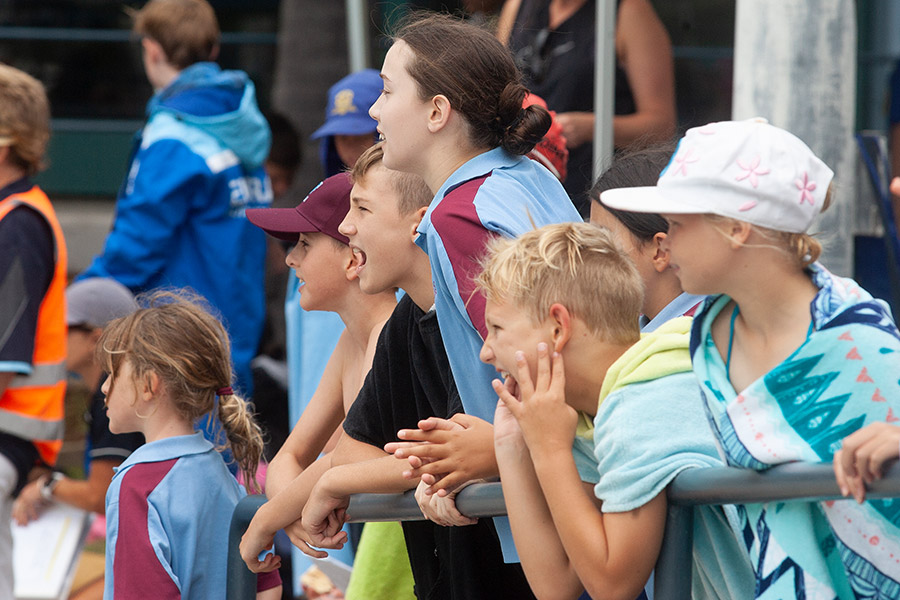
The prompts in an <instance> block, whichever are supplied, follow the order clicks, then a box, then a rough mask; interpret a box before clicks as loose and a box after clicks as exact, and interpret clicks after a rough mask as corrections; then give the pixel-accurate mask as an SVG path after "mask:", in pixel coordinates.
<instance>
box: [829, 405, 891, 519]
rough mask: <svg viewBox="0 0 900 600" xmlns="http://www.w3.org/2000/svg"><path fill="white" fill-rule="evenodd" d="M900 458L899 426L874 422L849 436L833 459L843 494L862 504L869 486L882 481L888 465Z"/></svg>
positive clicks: (836, 476)
mask: <svg viewBox="0 0 900 600" xmlns="http://www.w3.org/2000/svg"><path fill="white" fill-rule="evenodd" d="M898 455H900V427H897V426H896V425H888V424H887V423H872V424H870V425H867V426H866V427H863V428H862V429H860V430H859V431H856V432H854V433H852V434H850V435H848V436H847V437H846V438H844V441H843V442H842V444H841V449H840V450H838V451H837V452H835V453H834V458H833V459H832V463H833V465H834V475H835V478H836V479H837V484H838V487H839V488H840V490H841V494H843V495H844V496H849V495H852V496H853V498H854V499H855V500H856V501H857V502H859V503H862V502H863V501H864V500H865V498H866V484H868V483H872V482H873V481H875V480H876V479H881V477H882V474H883V473H884V466H885V464H886V463H887V462H889V461H890V460H893V459H896V458H897V457H898Z"/></svg>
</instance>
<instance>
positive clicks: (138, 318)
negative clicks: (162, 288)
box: [98, 292, 281, 599]
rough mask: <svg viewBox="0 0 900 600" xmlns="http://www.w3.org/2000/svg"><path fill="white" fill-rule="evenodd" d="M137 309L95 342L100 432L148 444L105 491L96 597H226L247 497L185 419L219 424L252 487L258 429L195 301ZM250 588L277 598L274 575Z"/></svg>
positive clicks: (214, 328)
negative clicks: (210, 417)
mask: <svg viewBox="0 0 900 600" xmlns="http://www.w3.org/2000/svg"><path fill="white" fill-rule="evenodd" d="M142 304H145V305H146V307H145V308H141V309H139V310H137V311H136V312H134V313H132V314H131V315H129V316H126V317H123V318H121V319H117V320H115V321H112V322H111V323H110V324H109V325H108V326H107V327H106V329H105V330H104V332H103V335H102V336H101V337H100V340H99V342H98V359H99V362H100V364H102V365H103V366H104V369H105V370H106V371H107V372H108V373H109V377H108V378H107V379H106V382H105V383H104V384H103V387H102V388H101V391H102V392H103V393H104V394H105V395H106V409H107V414H108V416H109V429H110V431H112V432H113V433H129V432H140V433H142V434H144V438H145V439H146V440H147V443H146V444H145V445H143V446H142V447H140V448H138V449H137V450H136V451H135V452H134V453H132V454H131V456H130V457H128V458H127V459H126V460H125V462H123V463H122V464H121V466H120V467H119V468H118V469H117V471H116V474H115V476H114V477H113V479H112V482H111V484H110V487H109V491H108V492H107V495H106V520H107V529H106V582H105V589H104V597H105V598H124V597H138V596H141V597H144V594H146V593H148V590H151V591H152V595H153V597H154V598H224V597H225V580H226V577H225V575H226V555H227V549H228V523H230V522H231V514H232V512H233V511H234V507H235V505H236V504H237V503H238V500H240V499H241V498H242V497H243V496H244V495H245V494H246V492H245V491H244V490H243V489H242V488H241V486H240V485H239V484H238V482H237V480H235V478H234V476H232V475H231V473H230V472H229V471H228V468H227V466H226V465H225V462H224V461H223V460H222V457H221V456H220V454H219V452H217V450H218V449H217V448H216V447H214V446H213V445H212V444H211V443H210V442H209V441H207V440H205V439H204V438H203V434H202V433H199V432H197V433H195V432H194V423H196V422H197V420H198V419H199V418H201V417H203V416H205V415H207V414H210V413H213V414H215V415H216V416H217V417H218V419H219V420H220V421H221V423H222V428H223V429H224V430H225V433H226V436H227V444H226V445H227V446H228V447H229V448H230V449H231V452H232V454H233V456H234V458H235V460H236V461H237V463H238V465H239V467H240V470H241V472H242V474H243V475H244V478H245V479H244V480H245V481H246V482H248V485H249V486H250V487H255V485H254V484H255V473H256V467H257V465H258V464H259V460H260V457H261V456H262V449H263V439H262V433H261V432H260V429H259V426H258V425H257V424H256V423H255V422H254V420H253V415H252V414H250V412H249V411H248V409H247V404H246V403H245V402H244V401H243V400H242V399H241V398H240V397H238V396H237V395H236V394H235V393H234V391H233V390H232V388H231V384H232V381H233V377H234V374H233V370H232V365H231V347H230V343H229V341H228V334H227V333H226V332H225V329H224V327H222V324H221V323H220V322H219V320H218V319H216V318H215V317H213V316H212V315H211V314H209V312H207V310H206V309H205V308H204V307H203V306H202V305H201V303H200V299H199V298H197V297H194V296H191V295H189V294H188V293H186V292H158V293H155V294H153V295H151V296H149V297H148V298H146V301H145V302H144V303H142ZM217 398H218V400H217ZM257 590H258V594H257V597H258V598H271V599H274V598H280V597H281V579H280V577H279V576H278V572H277V571H274V572H272V573H268V574H263V575H260V576H259V578H258V580H257Z"/></svg>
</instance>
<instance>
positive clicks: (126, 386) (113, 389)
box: [100, 360, 143, 433]
mask: <svg viewBox="0 0 900 600" xmlns="http://www.w3.org/2000/svg"><path fill="white" fill-rule="evenodd" d="M138 387H139V386H138V385H136V382H135V379H134V370H133V369H132V366H131V361H129V360H124V361H122V363H121V364H120V365H119V368H118V372H117V373H116V374H115V375H113V374H112V373H110V375H109V377H107V378H106V381H104V382H103V385H102V386H101V387H100V391H101V392H103V394H104V395H105V396H106V399H105V400H104V404H105V405H106V416H107V417H109V430H110V431H111V432H113V433H131V432H133V431H141V426H142V425H143V419H141V418H140V417H138V416H137V413H136V412H135V405H136V403H137V400H138Z"/></svg>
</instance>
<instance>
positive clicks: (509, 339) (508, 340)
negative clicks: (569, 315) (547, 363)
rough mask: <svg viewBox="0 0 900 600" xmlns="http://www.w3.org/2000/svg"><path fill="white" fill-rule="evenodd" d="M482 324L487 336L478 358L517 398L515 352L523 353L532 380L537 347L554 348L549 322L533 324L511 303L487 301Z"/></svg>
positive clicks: (530, 319)
mask: <svg viewBox="0 0 900 600" xmlns="http://www.w3.org/2000/svg"><path fill="white" fill-rule="evenodd" d="M484 323H485V326H486V327H487V332H488V334H487V337H486V338H485V340H484V344H483V345H482V346H481V353H480V354H479V355H478V357H479V358H480V359H481V361H482V362H485V363H487V364H489V365H491V366H493V367H494V368H496V369H497V371H498V372H499V373H500V375H501V377H503V378H506V379H507V387H509V388H510V389H511V391H512V393H513V394H514V395H516V396H518V391H519V390H518V385H514V382H515V378H516V373H517V371H518V366H517V363H516V352H519V351H521V352H523V353H524V355H525V361H526V362H527V363H528V369H529V371H530V373H531V376H532V381H534V376H535V374H536V367H537V345H538V344H539V343H540V342H545V343H546V344H547V345H548V347H549V348H550V349H551V351H552V349H553V336H552V331H553V328H552V326H551V325H550V324H549V319H548V320H545V321H544V322H543V323H540V324H535V322H534V320H533V319H532V318H531V317H530V316H529V315H528V314H526V312H525V311H524V310H523V309H521V308H519V307H518V306H516V305H515V304H514V303H513V302H504V301H501V300H488V301H487V302H486V304H485V308H484Z"/></svg>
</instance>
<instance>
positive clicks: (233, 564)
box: [225, 496, 266, 600]
mask: <svg viewBox="0 0 900 600" xmlns="http://www.w3.org/2000/svg"><path fill="white" fill-rule="evenodd" d="M265 502H266V497H265V496H247V497H245V498H243V499H241V501H240V502H238V504H237V506H235V507H234V514H233V515H232V517H231V529H229V531H228V566H227V569H228V570H227V574H226V580H225V597H226V598H227V600H253V599H254V598H256V575H255V574H254V573H253V571H251V570H250V569H248V568H247V565H245V564H244V561H243V560H242V559H241V548H240V546H241V537H242V536H243V535H244V532H245V531H247V526H248V525H250V521H251V520H252V519H253V515H255V514H256V511H257V510H259V507H260V506H262V505H263V504H265Z"/></svg>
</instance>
